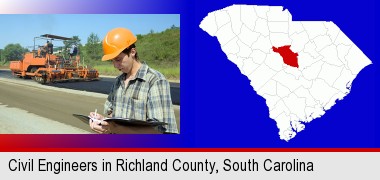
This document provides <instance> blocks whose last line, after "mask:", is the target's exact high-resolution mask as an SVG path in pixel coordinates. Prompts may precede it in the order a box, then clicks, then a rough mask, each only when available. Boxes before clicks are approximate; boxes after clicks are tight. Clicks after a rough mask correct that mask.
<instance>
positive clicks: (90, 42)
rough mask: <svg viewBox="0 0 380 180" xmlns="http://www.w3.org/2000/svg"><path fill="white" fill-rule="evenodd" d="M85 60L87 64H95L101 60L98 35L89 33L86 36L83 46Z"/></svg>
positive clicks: (100, 45)
mask: <svg viewBox="0 0 380 180" xmlns="http://www.w3.org/2000/svg"><path fill="white" fill-rule="evenodd" d="M84 56H85V61H86V62H87V63H88V64H91V65H96V64H99V63H100V62H101V58H102V56H103V50H102V44H101V43H100V39H99V37H98V35H96V34H95V33H91V34H90V36H89V37H88V38H87V43H86V45H85V47H84Z"/></svg>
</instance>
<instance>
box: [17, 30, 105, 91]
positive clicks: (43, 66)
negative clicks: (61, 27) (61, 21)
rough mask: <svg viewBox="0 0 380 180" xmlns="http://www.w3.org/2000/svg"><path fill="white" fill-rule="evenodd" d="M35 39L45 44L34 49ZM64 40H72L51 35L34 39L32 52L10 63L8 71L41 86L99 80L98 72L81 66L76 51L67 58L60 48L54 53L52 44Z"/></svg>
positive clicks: (71, 52)
mask: <svg viewBox="0 0 380 180" xmlns="http://www.w3.org/2000/svg"><path fill="white" fill-rule="evenodd" d="M36 39H37V40H38V39H43V40H47V43H46V44H45V46H38V47H37V49H36ZM65 40H73V39H72V38H67V37H62V36H57V35H52V34H44V35H41V36H39V37H35V38H34V46H33V50H32V51H30V52H26V53H25V54H24V57H23V59H22V60H16V61H11V62H10V64H9V69H10V70H11V71H12V74H13V75H14V76H16V77H20V78H24V79H25V78H31V79H34V80H35V81H37V82H39V83H41V84H46V83H50V82H64V81H70V80H78V81H81V80H85V81H92V80H99V72H98V71H97V70H96V69H92V68H88V67H87V66H85V65H84V64H82V65H81V62H80V61H81V58H80V55H79V53H78V51H77V50H76V51H75V50H74V51H70V56H69V57H66V56H65V55H64V54H63V52H64V51H63V50H62V48H61V51H59V52H54V47H53V43H52V42H53V41H65ZM55 49H59V48H55Z"/></svg>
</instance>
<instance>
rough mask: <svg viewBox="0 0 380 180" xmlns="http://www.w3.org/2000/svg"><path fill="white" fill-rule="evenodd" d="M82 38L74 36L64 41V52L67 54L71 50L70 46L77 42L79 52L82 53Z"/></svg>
mask: <svg viewBox="0 0 380 180" xmlns="http://www.w3.org/2000/svg"><path fill="white" fill-rule="evenodd" d="M80 41H81V40H80V39H79V37H78V36H73V37H72V39H71V40H65V41H63V44H64V48H63V51H62V53H63V54H65V55H67V54H69V52H70V48H71V46H72V45H73V44H75V45H76V46H77V47H78V54H79V53H80V49H81V47H82V44H81V43H80Z"/></svg>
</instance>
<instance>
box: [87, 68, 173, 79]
mask: <svg viewBox="0 0 380 180" xmlns="http://www.w3.org/2000/svg"><path fill="white" fill-rule="evenodd" d="M149 67H151V68H153V69H155V70H157V71H159V72H161V73H162V74H163V75H164V76H165V77H166V79H168V80H172V81H178V82H179V80H180V66H179V65H178V66H172V67H163V66H155V65H149ZM93 68H94V69H96V70H98V71H99V74H100V75H109V76H117V75H119V74H120V71H119V70H117V69H116V68H114V67H113V65H111V64H109V65H96V66H94V67H93Z"/></svg>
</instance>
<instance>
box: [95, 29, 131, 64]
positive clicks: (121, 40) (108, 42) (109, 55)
mask: <svg viewBox="0 0 380 180" xmlns="http://www.w3.org/2000/svg"><path fill="white" fill-rule="evenodd" d="M136 41H137V38H136V37H135V36H134V35H133V33H132V32H131V31H130V30H128V29H125V28H115V29H112V30H111V31H109V32H108V33H107V35H106V37H104V39H103V52H104V56H103V58H102V61H107V60H111V59H113V58H115V57H116V56H118V55H119V54H120V53H121V52H122V51H123V50H124V49H126V48H128V47H129V46H130V45H132V44H133V43H135V42H136Z"/></svg>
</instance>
